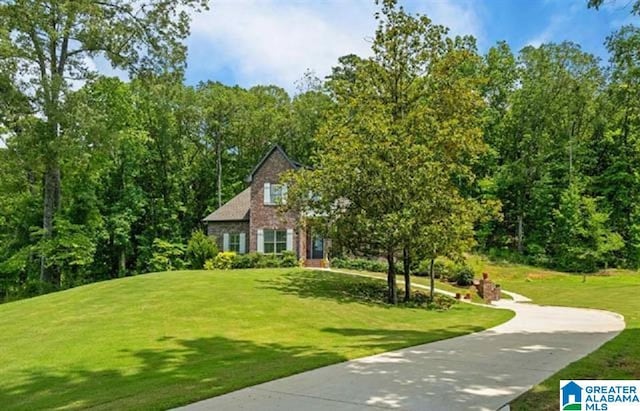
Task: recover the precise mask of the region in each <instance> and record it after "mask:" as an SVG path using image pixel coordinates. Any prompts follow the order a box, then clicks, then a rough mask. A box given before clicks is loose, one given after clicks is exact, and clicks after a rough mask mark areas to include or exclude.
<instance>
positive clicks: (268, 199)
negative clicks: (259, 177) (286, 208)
mask: <svg viewBox="0 0 640 411" xmlns="http://www.w3.org/2000/svg"><path fill="white" fill-rule="evenodd" d="M264 203H265V204H271V184H270V183H264Z"/></svg>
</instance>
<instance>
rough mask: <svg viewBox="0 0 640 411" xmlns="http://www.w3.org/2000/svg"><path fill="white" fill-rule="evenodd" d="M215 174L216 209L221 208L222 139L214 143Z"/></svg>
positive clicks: (219, 138)
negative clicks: (216, 180) (216, 188)
mask: <svg viewBox="0 0 640 411" xmlns="http://www.w3.org/2000/svg"><path fill="white" fill-rule="evenodd" d="M216 173H217V179H218V182H217V185H218V208H220V207H222V138H221V137H218V140H217V142H216Z"/></svg>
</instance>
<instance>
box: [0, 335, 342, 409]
mask: <svg viewBox="0 0 640 411" xmlns="http://www.w3.org/2000/svg"><path fill="white" fill-rule="evenodd" d="M157 342H158V343H162V344H161V345H166V347H165V348H161V349H144V350H138V351H130V350H121V351H120V354H121V355H124V356H132V357H134V358H136V359H138V360H139V363H138V366H137V367H127V368H116V369H103V370H96V369H87V368H88V367H73V366H70V367H69V368H68V369H62V368H59V367H58V368H53V367H47V366H46V364H42V365H41V366H38V367H34V368H31V369H25V370H21V371H19V372H15V378H14V379H13V382H12V383H8V384H4V385H0V404H1V407H0V408H2V409H3V410H14V409H24V410H34V409H58V408H64V409H83V408H96V409H166V408H169V407H174V406H178V405H182V404H187V403H190V402H193V401H196V400H199V399H204V398H208V397H211V396H215V395H220V394H223V393H225V392H229V391H233V390H235V389H239V388H242V387H245V386H249V385H254V384H258V383H261V382H264V381H269V380H272V379H275V378H278V377H284V376H287V375H290V374H292V373H297V372H300V371H304V370H308V369H312V368H317V367H319V366H322V365H327V364H332V363H336V362H341V361H345V360H346V358H345V357H343V356H342V355H339V354H337V353H334V352H330V351H325V350H320V349H318V348H317V347H313V346H285V345H281V344H256V343H254V342H252V341H242V340H233V339H228V338H224V337H211V338H198V339H193V340H181V339H176V338H172V337H163V338H161V339H158V340H157ZM90 344H91V343H90V342H87V345H88V346H90ZM114 356H116V355H115V354H114Z"/></svg>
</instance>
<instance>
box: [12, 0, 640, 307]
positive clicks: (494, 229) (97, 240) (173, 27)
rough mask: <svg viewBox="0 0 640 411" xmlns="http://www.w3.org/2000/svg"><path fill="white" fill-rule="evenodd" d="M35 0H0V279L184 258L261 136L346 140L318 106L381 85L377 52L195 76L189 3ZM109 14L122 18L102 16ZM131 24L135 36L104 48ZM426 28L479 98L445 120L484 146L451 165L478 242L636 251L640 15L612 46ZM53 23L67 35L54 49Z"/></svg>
mask: <svg viewBox="0 0 640 411" xmlns="http://www.w3.org/2000/svg"><path fill="white" fill-rule="evenodd" d="M48 3H50V4H52V5H55V6H56V7H51V8H47V7H44V6H43V7H42V8H37V7H31V6H33V5H31V4H30V2H29V1H16V2H8V3H5V2H2V3H0V136H1V138H2V140H3V141H4V143H5V145H6V147H4V148H0V297H4V296H7V295H32V294H36V293H40V292H45V291H48V290H51V289H56V288H60V287H62V288H66V287H72V286H76V285H79V284H84V283H88V282H93V281H99V280H104V279H109V278H115V277H121V276H127V275H133V274H137V273H144V272H149V271H155V270H163V269H167V268H170V267H168V266H166V265H163V263H162V262H163V261H170V260H171V259H172V258H169V259H162V258H158V257H160V256H170V257H176V258H177V259H179V257H180V256H181V255H182V253H183V252H184V250H185V247H186V243H187V241H188V240H189V238H190V237H191V236H192V234H193V232H194V231H196V230H200V229H202V228H203V226H202V223H201V219H202V218H203V217H204V216H205V215H206V214H207V213H209V212H211V211H212V210H214V209H216V208H217V207H218V206H219V205H220V204H222V203H224V202H225V201H227V200H229V199H230V198H232V197H233V196H234V195H236V194H237V193H239V192H240V191H242V190H243V189H244V187H245V183H244V177H245V176H246V175H247V174H248V172H249V171H250V170H251V168H252V167H253V166H254V165H255V164H256V162H257V161H258V160H259V159H260V157H261V156H262V155H263V154H264V152H265V151H266V150H267V148H268V147H270V146H271V145H272V144H274V143H278V144H280V145H281V146H282V147H284V148H285V150H286V151H287V152H288V153H289V154H290V155H291V157H293V158H295V159H296V160H298V161H300V162H302V163H305V164H308V165H314V164H315V163H316V162H317V161H318V159H319V158H321V156H320V154H321V153H322V152H323V150H326V149H327V148H328V147H329V146H330V145H331V144H335V143H336V139H340V135H335V133H334V134H331V135H327V127H326V124H327V123H328V122H329V123H331V121H334V120H335V117H336V114H335V113H345V115H347V114H348V113H352V112H353V107H351V106H347V105H348V104H350V101H349V100H348V99H347V98H345V96H348V95H350V94H354V93H360V94H359V95H363V93H367V92H368V93H369V94H371V93H373V94H375V93H376V89H375V85H374V84H371V89H370V90H368V91H367V90H366V89H362V88H361V87H365V88H366V84H365V83H362V82H359V81H358V80H357V79H356V78H357V77H358V75H357V73H358V70H360V69H361V67H363V66H362V64H363V62H364V61H367V62H368V63H367V64H369V66H367V67H368V68H367V70H371V66H370V65H371V64H377V65H378V66H376V67H377V69H376V70H378V69H379V70H381V71H382V72H384V71H385V70H386V71H390V70H394V69H395V66H392V65H389V66H386V65H385V62H384V61H378V60H376V59H375V56H376V55H380V53H378V52H377V51H376V50H374V57H373V58H369V59H365V58H361V57H358V56H355V55H349V56H344V57H342V58H340V59H339V61H337V62H336V66H335V67H333V69H332V74H331V75H330V76H328V77H327V78H326V79H317V78H316V77H315V76H314V74H313V73H306V74H305V73H301V80H300V82H299V83H298V87H297V92H296V93H294V94H293V95H290V94H289V93H287V91H285V90H284V89H282V88H280V87H277V86H273V85H264V86H255V87H252V88H250V89H244V88H241V87H238V86H235V87H231V86H227V85H224V84H221V83H219V82H215V81H210V82H206V83H201V84H198V85H197V86H188V85H185V82H184V75H183V73H184V55H185V53H186V50H184V47H183V46H181V41H182V40H183V39H184V38H185V37H186V36H187V35H188V18H187V17H186V16H185V15H182V14H180V13H176V15H175V16H173V18H172V17H171V15H169V16H167V15H166V13H165V14H163V12H164V11H166V7H171V5H170V3H171V2H167V1H160V0H156V1H149V2H148V3H150V4H152V5H153V6H154V7H156V8H155V9H154V8H150V9H148V10H152V11H149V12H148V13H147V15H144V16H142V17H140V18H141V19H146V20H144V22H143V23H144V30H133V28H136V27H138V28H139V27H140V24H141V23H140V22H137V21H129V20H127V17H126V16H127V15H128V14H130V13H128V12H129V11H130V10H126V9H125V10H107V11H105V10H103V9H95V8H90V7H89V6H88V5H90V4H91V3H92V2H91V1H90V0H83V1H78V2H75V3H70V2H65V1H62V0H60V1H52V2H48ZM182 3H183V4H184V7H194V8H197V7H206V2H198V1H187V0H184V1H183V2H182ZM385 3H386V4H387V5H386V6H385V7H391V8H392V9H393V8H394V7H396V5H395V2H385ZM71 4H73V6H72V5H71ZM596 5H597V2H596ZM84 6H87V8H86V9H83V7H84ZM29 7H31V8H29ZM74 7H75V8H74ZM131 7H133V6H131ZM585 7H586V5H585ZM27 9H28V10H29V13H30V14H31V20H30V21H31V23H29V24H27V23H28V22H26V21H25V20H24V19H23V18H21V14H20V13H25V10H27ZM107 12H108V13H111V14H108V16H110V18H112V19H115V20H112V21H117V22H119V24H111V25H109V27H99V25H96V24H95V22H94V21H93V20H92V19H100V18H104V17H105V13H107ZM71 16H81V17H78V18H77V21H73V22H70V21H71V20H72V17H71ZM159 16H162V17H159ZM402 16H405V15H404V14H403V15H402ZM402 18H404V17H402ZM51 21H53V22H54V23H52V25H50V22H51ZM420 21H423V22H424V20H419V19H418V20H415V21H412V24H413V23H415V22H418V23H419V22H420ZM65 23H69V25H68V26H65ZM436 23H437V22H436ZM425 24H428V23H425ZM407 27H411V26H410V25H408V26H407ZM432 29H433V30H432ZM74 30H75V31H74ZM128 30H133V31H132V33H133V34H132V35H131V39H132V40H131V42H132V44H131V45H130V46H127V47H123V48H120V49H119V50H118V52H117V53H116V52H114V50H113V45H114V43H117V41H119V40H120V39H122V38H123V33H127V32H128ZM416 30H418V31H419V30H420V29H416ZM149 31H152V32H153V33H155V35H148V32H149ZM436 31H437V32H438V36H440V37H438V38H439V39H440V40H439V42H438V44H437V45H435V46H434V47H440V48H439V51H438V53H440V54H442V55H443V56H444V55H446V56H447V58H449V59H450V60H445V59H444V58H443V59H440V60H439V62H440V63H441V62H444V61H449V62H450V64H452V65H454V66H455V67H456V69H455V70H447V67H451V66H442V64H441V67H440V69H439V71H437V73H438V76H440V77H438V81H440V83H439V86H438V87H440V89H441V90H444V89H446V88H447V87H448V86H449V85H451V84H454V85H455V84H462V83H464V87H465V89H464V90H465V92H468V93H470V94H469V95H470V96H476V97H478V98H477V100H474V103H473V104H474V105H473V111H472V114H473V116H470V115H466V116H463V113H461V114H460V117H456V122H457V124H452V125H451V124H450V125H449V126H450V127H452V130H454V131H455V130H457V129H456V128H455V127H458V126H459V124H463V123H464V124H467V123H468V124H472V123H473V126H469V127H471V128H474V127H477V128H478V129H479V130H480V131H481V139H482V143H483V145H484V147H483V149H482V150H476V151H474V152H473V155H470V157H469V158H465V159H464V161H463V162H464V164H465V166H466V165H468V168H469V174H468V175H469V176H473V178H469V179H466V180H464V181H459V182H458V183H459V184H458V190H459V192H460V194H461V195H462V196H463V197H465V198H471V199H475V200H478V201H479V202H485V203H487V202H490V203H491V204H494V205H495V206H496V209H495V212H493V213H492V214H491V217H490V218H484V219H478V220H477V221H476V223H475V227H474V232H475V248H476V249H477V250H479V251H482V252H485V253H489V254H493V255H500V256H504V257H509V258H515V259H520V260H522V261H527V262H531V263H534V264H539V265H545V266H550V267H554V268H558V269H562V270H566V271H573V272H577V271H595V270H598V269H600V268H604V267H611V266H619V267H629V268H638V267H640V205H639V204H640V181H639V179H640V98H639V96H640V29H639V28H637V27H635V26H625V27H622V28H621V29H619V30H618V31H616V32H614V33H612V34H611V36H610V37H608V38H607V39H603V40H604V41H606V46H607V49H608V51H609V59H608V61H601V60H599V59H598V58H597V57H595V56H594V55H591V54H589V53H587V52H585V51H583V50H582V49H581V48H580V45H578V44H574V43H571V42H564V43H560V44H543V45H541V46H539V47H533V46H527V47H525V48H523V49H522V50H519V51H514V50H512V49H511V48H510V46H509V45H508V44H506V43H498V44H496V45H495V46H493V47H491V48H490V49H489V50H488V51H487V52H486V53H480V52H479V51H478V49H477V47H476V45H475V40H474V39H473V38H472V37H468V36H467V37H464V38H460V37H457V38H454V37H451V36H448V34H447V30H446V29H445V28H440V27H439V26H438V28H437V29H434V28H430V31H429V32H428V33H425V36H427V35H428V36H432V35H434V34H433V33H435V32H436ZM12 33H13V34H12ZM15 33H17V34H15ZM34 33H35V34H34ZM65 36H67V37H73V38H77V39H78V40H75V43H76V44H75V47H78V48H77V49H75V50H71V48H69V47H71V46H69V44H67V46H66V47H68V48H69V49H62V47H65V46H64V39H65V38H67V37H65ZM74 36H75V37H74ZM98 38H99V39H112V40H113V41H109V40H104V41H103V40H100V41H98V40H97V39H98ZM101 41H103V42H104V44H103V43H101ZM72 43H73V42H72ZM434 44H435V43H434ZM447 45H448V46H447ZM375 46H376V44H375V43H374V48H375ZM441 46H442V47H441ZM56 47H57V48H58V49H59V50H61V54H56V50H57V49H56ZM43 49H44V50H45V51H44V52H43ZM46 50H53V52H52V54H47V52H46ZM149 50H155V51H158V50H160V51H158V52H157V53H155V52H151V51H149ZM423 51H424V50H423ZM427 51H428V50H427ZM74 52H77V54H73V53H74ZM84 52H86V53H88V55H94V54H96V53H104V54H105V55H107V56H108V57H109V59H110V61H111V62H112V63H113V64H114V65H115V66H117V67H123V68H126V69H128V70H129V72H130V76H131V80H130V81H128V82H124V81H121V80H119V79H117V78H109V77H104V76H100V75H98V74H97V73H93V72H91V71H90V70H89V69H88V68H87V67H86V65H85V64H84V63H83V60H81V59H74V57H76V56H80V55H82V53H84ZM457 59H463V60H457ZM63 63H64V64H67V66H66V67H63V66H62V64H63ZM440 63H439V64H440ZM434 67H435V66H434ZM435 72H436V70H434V73H435ZM428 75H431V74H424V76H428ZM471 78H472V79H473V81H472V82H471V81H467V79H471ZM460 79H462V80H460ZM77 80H81V86H77V84H78V82H77ZM459 80H460V81H462V83H460V81H459ZM74 81H75V82H74ZM361 83H362V84H361ZM363 84H364V86H363ZM356 88H359V89H358V90H355V89H356ZM414 97H415V98H416V100H420V99H421V96H414ZM424 97H425V98H426V97H428V96H424ZM453 97H454V100H455V98H456V96H453ZM476 101H477V102H478V105H476V103H475V102H476ZM459 103H460V104H464V102H463V100H462V99H460V100H459ZM428 104H434V105H433V106H432V107H436V103H428ZM424 107H429V106H424ZM467 113H469V111H467ZM471 117H472V118H471ZM412 121H414V120H412ZM418 129H420V128H419V127H418V128H416V130H418ZM421 130H423V131H424V130H425V129H421ZM456 132H458V131H456ZM452 135H453V134H452ZM456 136H457V134H456ZM456 138H457V137H456ZM459 141H463V140H459ZM440 149H443V148H442V147H440ZM434 150H435V149H434ZM444 150H445V151H444V154H443V155H445V154H446V149H444ZM465 153H467V151H461V154H460V156H465V155H466V154H465ZM355 154H357V153H355ZM363 155H364V154H363ZM461 161H462V160H461ZM398 189H400V187H398Z"/></svg>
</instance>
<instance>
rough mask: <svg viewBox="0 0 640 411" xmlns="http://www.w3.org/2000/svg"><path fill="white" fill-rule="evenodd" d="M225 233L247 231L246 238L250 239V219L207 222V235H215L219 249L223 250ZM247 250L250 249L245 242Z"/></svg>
mask: <svg viewBox="0 0 640 411" xmlns="http://www.w3.org/2000/svg"><path fill="white" fill-rule="evenodd" d="M224 233H245V235H246V239H247V241H248V239H249V222H248V221H209V222H208V223H207V235H208V236H209V237H215V239H216V244H218V250H220V251H222V235H223V234H224ZM245 250H249V247H247V244H245Z"/></svg>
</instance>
